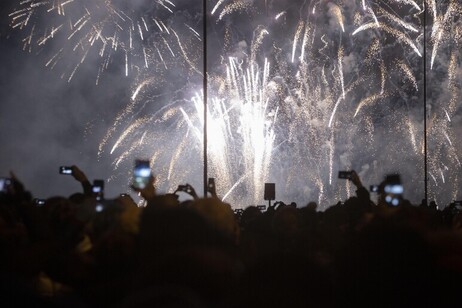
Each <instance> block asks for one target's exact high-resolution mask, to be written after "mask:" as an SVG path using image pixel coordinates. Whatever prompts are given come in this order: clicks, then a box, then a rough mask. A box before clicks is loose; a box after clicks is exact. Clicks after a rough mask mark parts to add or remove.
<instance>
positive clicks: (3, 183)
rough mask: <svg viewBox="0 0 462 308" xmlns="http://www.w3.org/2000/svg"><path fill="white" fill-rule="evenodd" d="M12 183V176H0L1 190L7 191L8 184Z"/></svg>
mask: <svg viewBox="0 0 462 308" xmlns="http://www.w3.org/2000/svg"><path fill="white" fill-rule="evenodd" d="M10 185H11V179H10V178H0V192H7V189H8V186H10Z"/></svg>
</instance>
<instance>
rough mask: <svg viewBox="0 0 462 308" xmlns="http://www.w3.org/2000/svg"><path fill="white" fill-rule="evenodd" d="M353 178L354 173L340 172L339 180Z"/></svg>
mask: <svg viewBox="0 0 462 308" xmlns="http://www.w3.org/2000/svg"><path fill="white" fill-rule="evenodd" d="M352 177H353V171H339V172H338V178H339V179H345V180H351V179H352Z"/></svg>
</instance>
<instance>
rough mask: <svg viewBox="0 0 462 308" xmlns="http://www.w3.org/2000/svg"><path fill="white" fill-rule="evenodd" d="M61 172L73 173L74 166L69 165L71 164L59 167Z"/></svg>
mask: <svg viewBox="0 0 462 308" xmlns="http://www.w3.org/2000/svg"><path fill="white" fill-rule="evenodd" d="M59 174H66V175H72V167H69V166H61V167H59Z"/></svg>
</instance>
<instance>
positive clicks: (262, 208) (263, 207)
mask: <svg viewBox="0 0 462 308" xmlns="http://www.w3.org/2000/svg"><path fill="white" fill-rule="evenodd" d="M257 209H259V210H260V212H265V211H266V205H257Z"/></svg>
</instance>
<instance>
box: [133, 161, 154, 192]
mask: <svg viewBox="0 0 462 308" xmlns="http://www.w3.org/2000/svg"><path fill="white" fill-rule="evenodd" d="M150 178H151V167H150V164H149V160H141V159H137V160H135V166H134V168H133V187H135V188H137V189H143V188H145V187H146V186H147V185H148V183H149V180H150Z"/></svg>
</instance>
